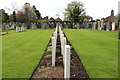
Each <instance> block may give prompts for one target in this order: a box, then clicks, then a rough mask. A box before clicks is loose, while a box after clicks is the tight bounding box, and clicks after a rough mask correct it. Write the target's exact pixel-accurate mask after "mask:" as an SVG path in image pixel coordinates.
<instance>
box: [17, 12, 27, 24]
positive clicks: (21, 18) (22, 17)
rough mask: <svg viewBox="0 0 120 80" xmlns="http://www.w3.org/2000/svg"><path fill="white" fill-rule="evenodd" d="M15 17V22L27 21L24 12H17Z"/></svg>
mask: <svg viewBox="0 0 120 80" xmlns="http://www.w3.org/2000/svg"><path fill="white" fill-rule="evenodd" d="M16 17H17V22H25V21H26V19H27V17H26V14H25V12H24V11H18V12H17V14H16Z"/></svg>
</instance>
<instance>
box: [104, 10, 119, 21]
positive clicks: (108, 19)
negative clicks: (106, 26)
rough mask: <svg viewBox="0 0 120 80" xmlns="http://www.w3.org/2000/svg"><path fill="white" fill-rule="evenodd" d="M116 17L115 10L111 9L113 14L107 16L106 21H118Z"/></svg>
mask: <svg viewBox="0 0 120 80" xmlns="http://www.w3.org/2000/svg"><path fill="white" fill-rule="evenodd" d="M116 19H117V18H116V16H114V10H111V15H110V16H108V17H106V18H105V19H104V21H105V22H109V23H112V22H116Z"/></svg>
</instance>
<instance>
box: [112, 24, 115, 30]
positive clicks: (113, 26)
mask: <svg viewBox="0 0 120 80" xmlns="http://www.w3.org/2000/svg"><path fill="white" fill-rule="evenodd" d="M114 30H115V22H112V31H114Z"/></svg>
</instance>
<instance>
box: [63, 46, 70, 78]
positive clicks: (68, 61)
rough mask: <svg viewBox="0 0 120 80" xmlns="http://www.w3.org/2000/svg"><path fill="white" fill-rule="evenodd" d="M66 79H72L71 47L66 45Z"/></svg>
mask: <svg viewBox="0 0 120 80" xmlns="http://www.w3.org/2000/svg"><path fill="white" fill-rule="evenodd" d="M64 78H65V79H67V80H68V79H69V78H70V46H69V45H65V63H64Z"/></svg>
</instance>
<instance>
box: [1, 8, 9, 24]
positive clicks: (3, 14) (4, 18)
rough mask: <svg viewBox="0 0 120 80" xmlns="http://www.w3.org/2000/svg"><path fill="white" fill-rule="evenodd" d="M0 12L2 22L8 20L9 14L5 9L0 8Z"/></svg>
mask: <svg viewBox="0 0 120 80" xmlns="http://www.w3.org/2000/svg"><path fill="white" fill-rule="evenodd" d="M0 13H1V15H2V22H8V21H9V15H8V14H7V13H5V10H4V9H1V10H0Z"/></svg>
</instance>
